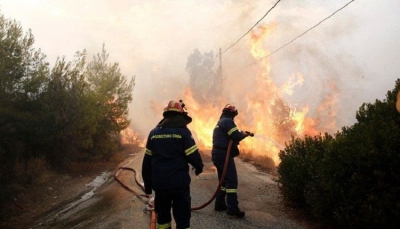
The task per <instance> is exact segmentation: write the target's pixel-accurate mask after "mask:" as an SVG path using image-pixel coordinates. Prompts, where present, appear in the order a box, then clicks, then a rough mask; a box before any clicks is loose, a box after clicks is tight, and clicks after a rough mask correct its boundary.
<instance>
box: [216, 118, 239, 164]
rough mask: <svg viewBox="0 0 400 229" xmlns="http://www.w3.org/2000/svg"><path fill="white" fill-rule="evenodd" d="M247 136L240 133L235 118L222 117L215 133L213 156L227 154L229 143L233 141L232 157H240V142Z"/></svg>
mask: <svg viewBox="0 0 400 229" xmlns="http://www.w3.org/2000/svg"><path fill="white" fill-rule="evenodd" d="M246 136H247V135H245V134H244V133H242V132H241V131H239V129H238V128H237V126H236V124H235V122H234V121H233V118H232V117H230V116H228V115H222V116H221V118H220V119H219V121H218V123H217V125H216V126H215V128H214V132H213V149H212V153H213V154H225V153H226V150H227V149H228V145H229V141H230V140H233V144H232V149H231V155H232V156H233V157H236V156H238V155H239V148H238V145H239V142H240V141H241V140H243V139H244V138H245V137H246Z"/></svg>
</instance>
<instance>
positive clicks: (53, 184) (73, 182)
mask: <svg viewBox="0 0 400 229" xmlns="http://www.w3.org/2000/svg"><path fill="white" fill-rule="evenodd" d="M138 150H139V148H138V147H136V146H124V147H123V148H122V149H121V151H120V152H118V153H116V155H115V157H114V158H113V159H112V160H110V161H108V162H102V163H98V167H97V168H94V167H93V166H88V168H89V169H88V171H84V170H82V169H81V171H80V172H74V173H71V174H60V173H54V172H47V174H46V176H45V179H41V180H40V181H38V182H34V183H33V184H32V185H31V186H30V187H27V188H24V189H23V190H22V191H21V193H19V195H17V196H16V197H15V203H14V204H12V205H9V206H8V208H9V209H8V211H7V212H8V214H7V215H6V216H5V219H4V220H3V221H2V222H1V223H0V228H10V229H11V228H29V227H30V226H33V225H34V223H35V222H36V221H37V220H38V219H40V218H41V217H43V216H45V215H47V214H48V213H49V212H50V211H52V210H54V209H57V208H58V207H59V208H61V207H62V206H64V205H65V204H66V203H68V202H70V201H71V200H73V199H76V198H80V197H81V196H82V195H83V194H84V193H85V192H86V191H88V190H89V187H87V186H86V185H87V184H88V183H90V182H91V181H92V180H93V179H94V178H95V177H96V176H98V175H99V174H100V173H101V172H104V171H115V169H116V168H117V166H116V165H117V164H118V163H119V162H121V161H123V160H124V158H126V157H127V156H129V155H130V154H133V153H134V152H137V151H138Z"/></svg>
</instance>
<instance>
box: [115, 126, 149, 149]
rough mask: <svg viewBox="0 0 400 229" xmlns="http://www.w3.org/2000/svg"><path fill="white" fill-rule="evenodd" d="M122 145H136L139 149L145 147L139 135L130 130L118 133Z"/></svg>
mask: <svg viewBox="0 0 400 229" xmlns="http://www.w3.org/2000/svg"><path fill="white" fill-rule="evenodd" d="M119 136H120V139H121V143H122V144H131V145H137V146H139V147H144V146H145V140H143V139H141V138H140V134H139V133H138V132H136V131H134V130H132V129H131V128H129V127H128V128H126V129H124V130H122V131H121V132H120V133H119Z"/></svg>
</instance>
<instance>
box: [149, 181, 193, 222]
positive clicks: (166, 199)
mask: <svg viewBox="0 0 400 229" xmlns="http://www.w3.org/2000/svg"><path fill="white" fill-rule="evenodd" d="M154 203H155V211H156V213H157V228H158V229H169V228H171V207H172V214H173V216H174V219H175V222H176V228H177V229H184V228H190V217H191V212H190V207H191V197H190V187H189V186H186V187H182V188H174V189H159V190H155V198H154Z"/></svg>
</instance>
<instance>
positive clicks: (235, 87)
mask: <svg viewBox="0 0 400 229" xmlns="http://www.w3.org/2000/svg"><path fill="white" fill-rule="evenodd" d="M275 2H276V1H239V0H224V1H212V0H204V1H195V0H187V1H178V0H172V1H158V0H157V1H156V0H149V1H138V0H135V1H112V2H111V1H98V0H88V1H78V0H71V1H58V2H54V1H48V0H37V1H24V0H13V1H7V0H0V9H1V12H2V13H3V14H4V15H5V16H6V17H10V18H12V19H15V20H17V21H19V22H20V23H21V25H22V27H23V28H24V30H25V31H27V30H28V29H32V33H33V35H34V36H35V46H36V47H38V48H41V50H42V52H43V53H45V54H46V55H47V57H48V59H49V62H50V63H51V64H52V63H54V62H55V59H56V58H57V57H58V56H60V57H61V56H66V59H67V60H70V59H72V56H73V54H74V53H75V52H76V51H81V50H83V49H87V51H88V53H89V56H91V55H94V54H95V53H97V52H99V51H100V50H101V47H102V45H103V43H104V44H105V48H106V50H107V52H109V53H110V61H112V62H118V63H119V64H120V68H121V72H122V73H124V75H127V76H128V77H131V76H134V75H135V76H136V77H135V78H136V86H135V89H134V92H133V98H134V99H133V101H132V103H131V104H130V106H129V109H130V119H131V120H132V128H133V129H135V130H137V131H140V132H141V133H142V134H143V135H147V133H148V131H149V130H150V129H151V128H153V127H154V126H155V125H156V123H157V122H158V121H159V119H161V117H162V108H163V107H164V106H165V104H166V103H167V102H168V101H169V100H171V99H174V100H178V99H183V100H184V101H185V98H182V96H183V91H184V90H185V88H186V87H188V86H189V85H190V77H189V74H188V72H187V71H186V70H185V67H186V64H187V60H188V57H189V56H190V54H191V53H192V52H193V50H195V49H198V50H199V51H200V53H208V52H210V51H212V52H213V54H214V55H216V54H217V53H218V52H219V48H221V49H222V51H224V49H226V48H227V47H229V46H230V45H231V44H233V43H234V42H236V41H237V39H239V38H240V37H241V36H242V35H243V34H244V33H246V32H247V31H248V30H249V29H250V28H251V27H252V26H253V25H254V24H255V23H256V22H257V21H258V20H259V19H260V18H261V17H262V16H263V15H264V14H265V13H266V11H267V10H268V9H269V8H270V7H272V5H273V4H275ZM347 2H348V1H347V0H346V1H344V0H343V1H342V0H341V1H334V2H333V1H329V2H327V1H311V0H306V1H295V0H290V1H281V2H280V3H279V4H278V5H277V7H276V8H275V9H274V10H272V11H271V12H270V13H269V14H268V15H267V16H266V17H265V18H264V19H263V20H262V21H261V22H260V24H259V26H258V27H257V28H256V30H255V31H257V29H259V28H261V26H270V25H271V24H274V25H275V26H274V29H273V31H271V33H270V34H269V35H267V36H265V37H263V38H262V40H261V41H260V42H261V44H260V45H261V46H262V47H263V49H264V50H265V51H266V53H265V54H268V53H271V52H273V51H275V50H276V49H278V48H279V47H281V46H282V45H284V44H286V43H287V42H289V41H290V40H292V39H293V38H295V37H296V36H298V35H299V34H301V33H303V32H304V31H306V30H307V29H308V28H310V27H312V26H313V25H315V24H317V23H318V22H319V21H321V20H322V19H323V18H325V17H326V16H328V15H330V14H331V13H332V12H334V11H335V10H337V9H338V8H340V7H341V6H343V5H344V4H346V3H347ZM24 6H26V7H24ZM399 10H400V3H398V2H397V1H385V2H380V1H369V2H365V1H360V2H358V1H355V2H353V3H352V4H350V5H349V6H348V7H346V8H345V9H343V10H342V11H340V12H338V13H337V14H335V16H333V17H332V18H330V19H329V20H327V21H325V22H324V23H323V24H321V25H319V26H318V27H316V28H315V29H313V30H311V31H310V32H308V33H307V34H305V35H304V36H302V37H301V38H299V39H297V40H296V41H295V42H293V43H291V44H290V45H288V46H286V47H285V48H283V49H281V50H280V51H278V52H276V53H274V54H273V55H271V56H269V57H268V58H265V59H263V60H260V61H259V62H257V63H254V62H255V61H257V60H256V59H255V58H254V57H253V55H252V53H251V44H250V37H251V36H250V35H249V34H248V35H246V36H244V37H243V39H242V40H241V41H240V42H238V43H237V44H236V45H235V46H233V47H232V48H230V49H229V50H227V51H226V52H225V53H224V54H223V56H222V71H223V73H224V78H223V82H224V84H223V85H224V88H223V91H222V92H221V93H223V94H224V100H223V101H220V100H218V101H215V100H212V102H213V103H215V105H216V106H218V107H222V106H223V105H225V104H224V103H225V102H231V103H234V104H236V106H237V107H239V109H240V111H241V112H242V113H241V114H245V112H248V111H249V110H248V109H249V108H247V105H248V101H249V99H253V100H257V99H258V100H263V99H264V100H267V99H268V98H264V97H263V98H259V94H258V93H260V91H257V90H262V89H257V90H255V88H257V86H258V85H259V79H260V78H264V79H265V78H268V79H269V80H270V82H268V83H269V85H273V87H268V88H269V90H271V91H269V92H268V95H269V96H271V97H272V96H273V94H274V93H275V92H276V91H274V90H277V91H279V89H280V88H282V87H283V86H284V85H285V84H287V82H288V81H289V80H290V79H291V78H292V77H294V76H298V75H301V76H302V77H303V78H304V82H303V83H301V84H296V85H294V86H293V87H292V94H291V95H289V94H283V95H282V98H283V99H284V101H285V103H287V104H288V105H289V106H290V107H291V108H297V109H299V110H301V109H302V108H304V107H306V106H307V105H308V106H309V112H308V114H307V115H309V116H311V117H313V118H314V119H315V120H316V121H317V124H318V125H320V126H325V127H329V128H328V129H329V130H330V131H334V129H335V128H338V127H341V126H343V125H351V124H352V123H353V122H354V121H355V118H354V116H355V112H356V110H357V109H358V107H359V106H361V104H362V103H363V102H371V101H373V100H374V99H377V98H378V99H382V98H383V97H384V95H385V93H386V91H388V90H391V89H392V88H393V86H394V83H395V79H396V78H397V77H398V76H399V73H400V70H399V68H398V63H397V60H398V59H400V46H399V45H398V41H399V40H400V29H399V26H398V23H397V22H398V21H399V20H400V15H399V14H398V12H399ZM215 61H216V62H215V66H214V70H216V67H218V65H219V57H216V59H215ZM264 62H268V63H269V65H270V69H262V71H260V68H262V66H263V64H264ZM248 65H250V66H248ZM244 66H248V67H245V68H243V67H244ZM264 102H265V101H264ZM219 103H220V104H219ZM187 106H188V109H189V112H190V106H191V104H187ZM260 112H265V111H260Z"/></svg>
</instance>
